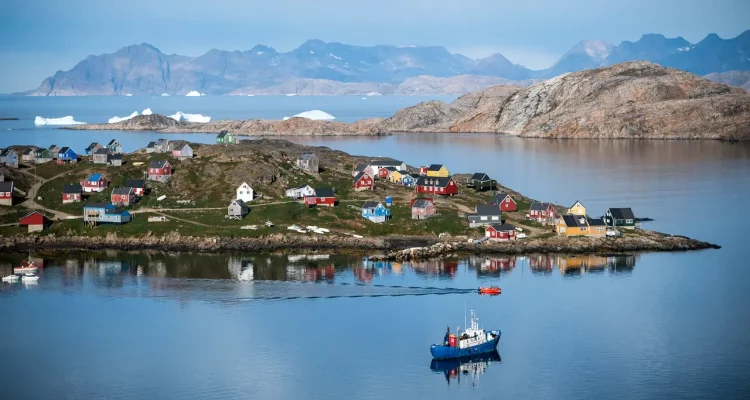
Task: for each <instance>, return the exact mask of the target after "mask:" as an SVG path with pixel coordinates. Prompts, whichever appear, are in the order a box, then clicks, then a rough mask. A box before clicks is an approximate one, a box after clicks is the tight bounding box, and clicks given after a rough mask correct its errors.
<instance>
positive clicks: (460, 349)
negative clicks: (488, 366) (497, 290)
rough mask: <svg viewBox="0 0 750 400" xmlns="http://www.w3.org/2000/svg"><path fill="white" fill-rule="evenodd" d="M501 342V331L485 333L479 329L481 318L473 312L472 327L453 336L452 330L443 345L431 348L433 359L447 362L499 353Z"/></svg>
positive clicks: (446, 335)
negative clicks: (498, 345) (498, 347)
mask: <svg viewBox="0 0 750 400" xmlns="http://www.w3.org/2000/svg"><path fill="white" fill-rule="evenodd" d="M498 342H500V331H499V330H495V331H485V330H484V329H480V328H479V318H477V317H476V316H475V315H474V311H472V312H471V327H469V328H467V329H465V330H464V331H463V332H461V331H457V332H456V333H455V334H452V333H451V331H450V328H448V331H447V332H446V333H445V338H443V343H441V344H433V345H432V346H430V353H432V358H434V359H437V360H446V359H450V358H463V357H473V356H477V355H480V354H485V353H491V352H495V351H497V344H498Z"/></svg>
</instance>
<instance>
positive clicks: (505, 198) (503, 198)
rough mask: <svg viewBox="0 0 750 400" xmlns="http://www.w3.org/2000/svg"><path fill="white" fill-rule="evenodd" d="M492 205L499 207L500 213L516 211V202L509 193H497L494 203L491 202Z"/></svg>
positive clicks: (493, 198)
mask: <svg viewBox="0 0 750 400" xmlns="http://www.w3.org/2000/svg"><path fill="white" fill-rule="evenodd" d="M490 204H494V205H496V206H499V208H500V211H503V212H510V211H516V201H515V200H513V197H511V196H510V195H509V194H507V193H503V192H497V193H495V195H494V196H492V201H491V202H490Z"/></svg>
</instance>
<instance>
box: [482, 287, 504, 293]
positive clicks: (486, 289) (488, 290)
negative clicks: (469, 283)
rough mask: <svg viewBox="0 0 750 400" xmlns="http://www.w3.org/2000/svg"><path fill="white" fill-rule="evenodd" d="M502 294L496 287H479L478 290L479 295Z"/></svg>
mask: <svg viewBox="0 0 750 400" xmlns="http://www.w3.org/2000/svg"><path fill="white" fill-rule="evenodd" d="M500 293H502V289H500V288H499V287H497V286H490V287H480V288H479V294H491V295H496V294H500Z"/></svg>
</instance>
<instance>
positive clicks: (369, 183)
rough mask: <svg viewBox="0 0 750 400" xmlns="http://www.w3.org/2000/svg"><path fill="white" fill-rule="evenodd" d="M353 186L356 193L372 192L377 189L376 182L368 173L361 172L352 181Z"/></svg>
mask: <svg viewBox="0 0 750 400" xmlns="http://www.w3.org/2000/svg"><path fill="white" fill-rule="evenodd" d="M352 186H354V191H355V192H360V191H362V190H372V189H373V188H375V181H374V180H373V179H372V178H371V177H370V175H368V174H367V173H366V172H360V173H358V174H357V176H355V177H354V178H353V179H352Z"/></svg>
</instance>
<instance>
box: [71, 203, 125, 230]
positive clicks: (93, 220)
mask: <svg viewBox="0 0 750 400" xmlns="http://www.w3.org/2000/svg"><path fill="white" fill-rule="evenodd" d="M130 218H131V216H130V213H129V212H127V211H126V210H123V209H120V208H116V207H115V206H114V205H113V204H110V203H86V204H85V205H84V206H83V221H84V222H87V223H89V224H118V225H120V224H124V223H127V222H129V221H130Z"/></svg>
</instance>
